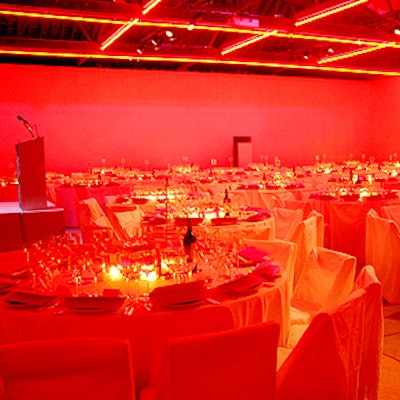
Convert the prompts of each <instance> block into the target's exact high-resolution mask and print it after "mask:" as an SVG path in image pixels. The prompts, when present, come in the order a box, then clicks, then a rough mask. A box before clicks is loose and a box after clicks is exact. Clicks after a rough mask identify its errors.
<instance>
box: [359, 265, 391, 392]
mask: <svg viewBox="0 0 400 400" xmlns="http://www.w3.org/2000/svg"><path fill="white" fill-rule="evenodd" d="M357 288H363V289H365V290H366V292H367V294H366V304H365V305H366V306H365V321H364V322H365V325H364V326H365V332H364V339H365V340H364V345H363V361H362V366H361V370H360V388H359V396H358V398H359V400H363V399H368V400H377V399H378V389H379V379H380V372H381V369H380V365H381V359H382V351H383V330H384V325H383V324H384V318H383V304H382V294H381V283H380V282H379V280H378V278H377V276H376V273H375V269H374V267H373V266H371V265H366V266H365V267H364V268H362V270H361V271H360V273H359V274H358V277H357V279H356V281H355V284H354V289H357Z"/></svg>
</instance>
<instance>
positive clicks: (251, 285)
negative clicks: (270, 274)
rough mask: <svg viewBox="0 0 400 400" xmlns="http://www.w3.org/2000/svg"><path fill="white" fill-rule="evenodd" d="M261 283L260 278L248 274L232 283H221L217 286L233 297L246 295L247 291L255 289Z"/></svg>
mask: <svg viewBox="0 0 400 400" xmlns="http://www.w3.org/2000/svg"><path fill="white" fill-rule="evenodd" d="M262 282H263V279H262V278H261V277H260V276H257V275H254V274H248V275H244V276H241V277H240V278H237V279H235V280H233V281H229V282H227V283H223V284H222V285H219V286H218V289H219V290H222V291H223V292H225V293H228V294H233V295H235V294H236V295H239V294H246V293H248V292H249V291H253V290H254V289H256V288H257V287H258V286H260V284H261V283H262Z"/></svg>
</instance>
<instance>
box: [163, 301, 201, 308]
mask: <svg viewBox="0 0 400 400" xmlns="http://www.w3.org/2000/svg"><path fill="white" fill-rule="evenodd" d="M203 304H204V300H203V299H199V300H192V301H184V302H182V303H175V304H166V305H164V306H158V307H157V308H159V309H160V310H181V309H186V308H195V307H199V306H201V305H203Z"/></svg>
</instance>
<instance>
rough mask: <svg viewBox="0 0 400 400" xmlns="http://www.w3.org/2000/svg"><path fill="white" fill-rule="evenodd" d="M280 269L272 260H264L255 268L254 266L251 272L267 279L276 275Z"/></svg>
mask: <svg viewBox="0 0 400 400" xmlns="http://www.w3.org/2000/svg"><path fill="white" fill-rule="evenodd" d="M280 270H281V267H280V265H277V264H274V263H273V261H272V260H266V261H263V262H262V263H260V264H259V265H257V267H256V268H254V271H253V274H255V275H257V276H260V277H262V278H266V279H269V278H275V277H276V276H278V275H279V272H280Z"/></svg>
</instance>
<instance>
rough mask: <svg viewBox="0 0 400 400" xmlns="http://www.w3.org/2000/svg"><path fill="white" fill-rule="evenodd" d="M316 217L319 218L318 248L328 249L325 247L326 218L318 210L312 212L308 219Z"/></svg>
mask: <svg viewBox="0 0 400 400" xmlns="http://www.w3.org/2000/svg"><path fill="white" fill-rule="evenodd" d="M310 217H316V218H317V246H319V247H327V246H325V217H324V214H321V213H320V212H318V211H316V210H311V211H310V213H309V214H308V215H307V218H310Z"/></svg>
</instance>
